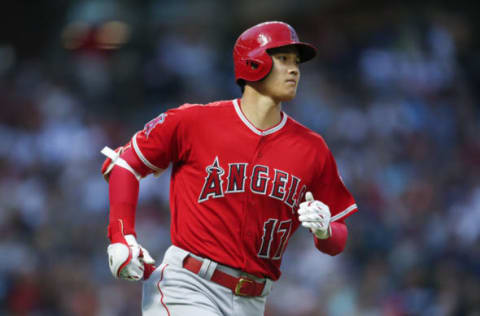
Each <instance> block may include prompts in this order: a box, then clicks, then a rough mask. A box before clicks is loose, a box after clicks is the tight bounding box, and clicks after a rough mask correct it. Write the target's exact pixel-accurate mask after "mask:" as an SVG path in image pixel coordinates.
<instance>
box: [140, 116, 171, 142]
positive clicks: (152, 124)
mask: <svg viewBox="0 0 480 316" xmlns="http://www.w3.org/2000/svg"><path fill="white" fill-rule="evenodd" d="M166 117H167V114H166V113H162V114H160V115H159V116H157V117H156V118H154V119H153V120H151V121H150V122H148V123H147V124H145V127H144V128H143V131H144V133H145V137H147V138H148V135H150V132H151V131H152V130H153V129H154V128H155V126H157V125H158V124H162V123H163V122H165V118H166Z"/></svg>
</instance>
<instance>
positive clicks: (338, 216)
mask: <svg viewBox="0 0 480 316" xmlns="http://www.w3.org/2000/svg"><path fill="white" fill-rule="evenodd" d="M314 186H315V188H314V194H313V196H314V198H315V199H316V200H319V201H322V202H323V203H325V204H327V205H328V207H329V208H330V212H331V215H332V217H331V221H332V222H336V221H340V220H344V219H345V218H347V217H348V216H350V215H352V214H353V213H355V212H356V211H358V209H357V204H355V200H354V198H353V196H352V194H351V193H350V192H349V191H348V189H347V188H346V187H345V184H344V183H343V180H342V178H341V176H340V174H339V172H338V168H337V163H336V162H335V159H334V157H333V155H332V153H331V151H330V150H329V149H328V147H327V155H326V159H325V162H324V164H323V168H322V170H321V172H320V176H319V178H318V179H317V180H316V181H315V184H314Z"/></svg>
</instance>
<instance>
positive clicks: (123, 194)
mask: <svg viewBox="0 0 480 316" xmlns="http://www.w3.org/2000/svg"><path fill="white" fill-rule="evenodd" d="M138 191H139V182H138V180H137V179H136V178H135V176H134V175H133V174H132V173H131V172H130V171H128V170H126V169H123V168H120V167H118V166H116V167H114V168H113V170H112V171H111V174H110V180H109V197H110V215H109V225H108V237H109V239H110V241H112V242H115V241H116V239H117V238H118V237H119V235H128V234H133V235H135V210H136V208H137V201H138Z"/></svg>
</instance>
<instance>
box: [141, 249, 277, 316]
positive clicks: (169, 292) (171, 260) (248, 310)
mask: <svg viewBox="0 0 480 316" xmlns="http://www.w3.org/2000/svg"><path fill="white" fill-rule="evenodd" d="M187 255H188V253H187V252H185V251H184V250H181V249H179V248H176V247H171V248H169V250H168V251H167V253H166V254H165V258H164V260H163V263H162V265H161V266H160V267H158V268H157V269H156V270H155V271H154V272H153V273H152V275H151V276H150V278H149V280H147V281H145V282H144V284H143V299H142V310H143V316H154V315H155V316H183V315H192V316H197V315H198V316H244V315H245V316H250V315H252V316H262V315H263V314H264V310H265V302H266V295H267V294H268V293H265V296H260V297H240V296H236V295H233V293H232V292H231V291H230V290H229V289H227V288H225V287H223V286H221V285H218V284H217V283H214V282H212V281H210V280H209V278H210V277H211V274H212V273H213V270H214V269H215V265H216V264H204V267H202V269H201V272H200V273H199V274H200V275H201V276H199V275H197V274H194V273H192V272H190V271H188V270H186V269H184V268H182V266H181V263H182V262H183V259H184V258H185V257H186V256H187ZM270 287H271V284H269V286H268V291H267V292H270Z"/></svg>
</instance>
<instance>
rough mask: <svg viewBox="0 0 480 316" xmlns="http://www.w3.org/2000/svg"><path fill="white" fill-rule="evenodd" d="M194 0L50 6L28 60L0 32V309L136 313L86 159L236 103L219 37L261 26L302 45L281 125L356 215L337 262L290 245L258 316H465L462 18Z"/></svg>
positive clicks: (466, 113)
mask: <svg viewBox="0 0 480 316" xmlns="http://www.w3.org/2000/svg"><path fill="white" fill-rule="evenodd" d="M199 3H202V5H200V4H195V3H191V2H189V1H177V2H172V3H170V2H164V1H145V2H143V3H142V4H139V3H137V4H135V3H133V2H128V1H93V0H92V1H83V2H82V1H70V2H68V1H67V2H66V4H63V10H64V11H62V12H63V14H61V15H60V16H58V17H56V19H55V21H56V22H55V23H54V24H53V25H54V26H55V27H51V28H50V29H49V30H48V33H47V34H48V37H47V43H46V44H45V45H43V46H42V49H41V50H40V49H39V51H38V52H35V54H31V55H28V56H25V54H22V53H21V52H20V51H19V48H18V47H16V45H15V43H14V42H9V41H7V40H3V39H2V38H0V144H1V146H0V174H1V176H0V314H1V315H82V316H84V315H85V316H89V315H100V316H110V315H112V316H114V315H115V316H120V315H139V314H140V304H141V286H140V285H139V284H138V283H129V282H121V281H116V280H114V279H113V277H112V276H111V275H110V271H109V269H108V264H107V258H106V247H107V245H108V240H107V238H106V225H107V219H108V186H107V183H106V182H105V181H104V179H103V177H102V176H101V174H100V166H101V163H102V161H103V157H102V156H101V155H100V150H101V149H102V148H103V146H105V145H108V146H110V147H114V148H115V147H116V146H119V145H121V144H123V143H125V142H126V141H127V140H128V139H129V137H130V136H131V135H132V134H133V133H134V132H135V131H136V130H138V129H142V128H143V124H145V122H148V121H149V120H150V119H151V118H153V117H155V116H157V115H158V114H159V113H161V112H163V111H165V110H166V109H168V108H171V107H176V106H178V105H181V104H183V103H187V102H193V103H207V102H209V101H215V100H218V99H232V98H235V97H239V96H240V89H239V88H238V87H237V86H236V85H235V83H234V79H233V65H232V60H231V53H232V47H233V44H234V41H235V39H236V37H237V36H238V35H239V34H240V32H241V31H242V30H243V29H245V28H247V27H249V26H252V25H254V24H256V23H258V22H261V21H264V20H269V19H275V20H283V21H286V22H289V23H291V24H292V25H293V26H294V27H295V28H296V29H297V32H298V33H299V36H300V38H301V39H302V40H304V41H307V42H312V43H313V44H314V45H316V46H317V47H318V56H317V58H316V59H315V60H314V61H312V62H309V63H307V64H304V65H302V68H301V70H302V80H301V82H300V87H299V91H298V95H297V98H296V99H295V100H294V101H292V102H289V103H288V104H284V111H285V112H286V113H288V114H289V115H290V116H291V117H293V118H295V119H296V120H298V121H300V122H302V123H304V124H305V125H306V126H308V127H310V128H312V129H314V130H316V131H317V132H319V133H320V134H322V135H323V136H324V138H325V139H326V141H327V143H328V144H329V146H330V148H331V150H332V151H333V153H334V155H335V157H336V159H337V162H338V165H339V170H340V172H341V174H342V177H343V179H344V181H345V182H346V184H347V187H348V188H349V189H350V191H351V192H352V194H353V195H354V197H355V198H356V200H357V204H358V206H359V212H358V213H356V214H355V215H353V216H352V217H350V218H349V219H348V220H347V224H348V227H349V241H348V244H347V248H346V250H345V252H344V253H342V254H341V255H339V256H336V257H329V256H327V255H323V254H321V253H319V252H318V251H317V250H316V249H315V247H314V245H313V241H312V238H311V235H310V234H309V233H308V232H307V231H306V230H303V229H301V228H300V229H299V230H298V231H297V233H296V235H294V237H293V238H292V240H291V241H290V245H289V247H288V248H287V251H286V253H285V256H284V260H283V264H282V271H283V275H282V278H281V279H280V281H278V282H277V283H276V284H275V285H274V289H273V292H272V294H271V295H270V297H269V301H268V305H267V311H266V315H267V316H274V315H275V316H287V315H292V316H313V315H328V316H341V315H360V316H367V315H368V316H373V315H387V316H397V315H424V316H442V315H467V316H477V315H480V228H479V226H480V225H479V224H480V137H479V135H480V105H479V100H480V99H479V91H480V89H478V88H479V87H478V85H479V80H480V77H479V70H480V62H479V60H478V58H479V57H478V56H480V54H479V52H478V49H477V50H475V47H478V46H476V44H478V38H475V34H474V32H475V29H476V28H478V25H476V24H475V23H478V22H477V21H475V20H473V19H472V17H471V15H470V13H469V12H468V10H461V9H459V10H452V9H450V8H446V7H443V6H442V4H441V2H439V3H438V4H435V5H431V4H429V5H427V4H425V5H419V4H402V5H400V4H396V5H395V4H392V5H391V6H390V7H383V6H382V7H375V6H374V5H373V4H370V2H369V1H367V2H365V3H364V5H362V6H358V5H354V2H352V1H339V2H338V4H336V5H333V4H330V5H328V4H319V3H317V2H316V1H305V7H304V8H303V9H302V10H303V11H301V10H300V8H297V7H296V6H294V5H292V4H289V3H288V2H285V1H275V2H273V1H272V2H271V3H270V2H268V1H267V2H265V3H263V4H258V1H245V2H241V3H235V4H233V3H228V2H223V1H213V0H211V1H205V2H203V1H199ZM292 3H293V2H292ZM320 3H322V2H320ZM326 3H327V2H326ZM373 3H375V2H373ZM254 4H257V5H256V6H255V8H256V9H257V10H254V9H252V6H254ZM369 4H370V5H369ZM52 14H53V13H52ZM52 19H53V17H52ZM107 22H108V23H107ZM27 35H28V34H27ZM19 36H26V35H25V34H23V35H22V34H19ZM29 36H32V37H34V36H35V34H29ZM475 41H477V42H475ZM239 145H241V144H239ZM168 187H169V175H168V172H166V173H165V174H163V175H162V176H160V177H159V178H154V177H149V178H147V179H145V180H143V181H142V183H141V192H140V202H139V207H138V212H137V221H136V226H137V234H138V236H139V240H140V242H141V243H142V244H143V246H144V247H146V248H147V249H149V251H150V253H151V254H152V255H154V257H156V258H157V261H161V256H162V255H163V252H164V251H165V249H166V248H167V247H168V246H169V244H170V235H169V208H168V192H169V188H168Z"/></svg>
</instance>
